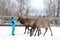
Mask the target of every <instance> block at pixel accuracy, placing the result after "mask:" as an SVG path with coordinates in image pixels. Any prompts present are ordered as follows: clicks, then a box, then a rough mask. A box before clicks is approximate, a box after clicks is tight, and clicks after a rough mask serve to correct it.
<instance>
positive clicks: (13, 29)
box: [12, 25, 15, 35]
mask: <svg viewBox="0 0 60 40" xmlns="http://www.w3.org/2000/svg"><path fill="white" fill-rule="evenodd" d="M12 35H15V25H12Z"/></svg>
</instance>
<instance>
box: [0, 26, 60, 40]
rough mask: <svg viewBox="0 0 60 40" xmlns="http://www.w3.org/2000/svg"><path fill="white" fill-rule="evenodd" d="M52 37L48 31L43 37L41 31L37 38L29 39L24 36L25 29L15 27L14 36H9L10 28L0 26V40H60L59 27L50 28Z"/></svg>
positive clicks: (27, 36)
mask: <svg viewBox="0 0 60 40" xmlns="http://www.w3.org/2000/svg"><path fill="white" fill-rule="evenodd" d="M51 28H52V32H53V36H51V33H50V30H49V29H48V31H47V33H46V35H45V36H43V33H44V32H45V29H43V28H42V29H41V31H42V34H41V35H40V36H39V37H38V36H36V37H34V36H32V37H30V36H29V34H27V33H26V34H24V30H25V27H16V30H15V36H12V35H11V29H12V28H11V26H0V40H60V27H51Z"/></svg>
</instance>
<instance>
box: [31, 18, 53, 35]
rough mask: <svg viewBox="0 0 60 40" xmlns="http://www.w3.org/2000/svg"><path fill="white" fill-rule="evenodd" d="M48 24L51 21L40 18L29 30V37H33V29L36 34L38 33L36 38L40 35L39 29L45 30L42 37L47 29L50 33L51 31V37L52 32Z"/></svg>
mask: <svg viewBox="0 0 60 40" xmlns="http://www.w3.org/2000/svg"><path fill="white" fill-rule="evenodd" d="M50 24H51V20H50V19H49V18H40V19H37V20H36V21H35V22H34V25H33V27H32V28H31V30H30V36H32V35H33V33H34V30H35V28H37V30H36V32H37V31H38V36H39V35H40V34H41V33H40V32H41V30H40V28H45V29H46V31H45V33H44V35H45V34H46V32H47V29H48V28H49V29H50V31H51V35H52V30H51V28H50ZM35 35H36V33H35Z"/></svg>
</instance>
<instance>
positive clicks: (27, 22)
mask: <svg viewBox="0 0 60 40" xmlns="http://www.w3.org/2000/svg"><path fill="white" fill-rule="evenodd" d="M35 20H36V19H29V18H23V17H20V16H19V18H18V20H17V21H19V22H20V23H21V24H23V25H25V32H24V34H25V33H26V30H27V29H28V32H27V34H28V33H29V27H32V26H33V24H34V22H35Z"/></svg>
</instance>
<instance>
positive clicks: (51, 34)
mask: <svg viewBox="0 0 60 40" xmlns="http://www.w3.org/2000/svg"><path fill="white" fill-rule="evenodd" d="M49 29H50V31H51V36H53V34H52V30H51V28H50V27H49Z"/></svg>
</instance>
